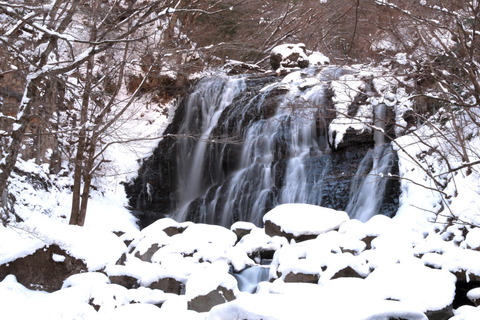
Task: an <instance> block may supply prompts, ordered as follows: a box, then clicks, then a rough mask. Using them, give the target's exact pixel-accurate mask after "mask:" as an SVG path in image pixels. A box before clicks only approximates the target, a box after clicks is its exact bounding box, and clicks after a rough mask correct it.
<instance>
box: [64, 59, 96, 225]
mask: <svg viewBox="0 0 480 320" xmlns="http://www.w3.org/2000/svg"><path fill="white" fill-rule="evenodd" d="M92 71H93V56H92V57H90V58H89V59H88V62H87V74H86V79H85V82H86V83H85V88H84V91H83V95H82V105H81V111H80V125H81V126H82V127H81V129H80V132H79V135H78V144H77V153H76V155H75V164H74V165H75V168H74V172H73V190H72V209H71V211H70V222H69V224H73V225H79V222H80V220H81V219H80V208H81V194H82V176H83V171H84V170H85V168H84V162H85V151H86V148H87V133H88V129H87V122H88V106H89V104H90V91H91V86H92V82H91V80H92Z"/></svg>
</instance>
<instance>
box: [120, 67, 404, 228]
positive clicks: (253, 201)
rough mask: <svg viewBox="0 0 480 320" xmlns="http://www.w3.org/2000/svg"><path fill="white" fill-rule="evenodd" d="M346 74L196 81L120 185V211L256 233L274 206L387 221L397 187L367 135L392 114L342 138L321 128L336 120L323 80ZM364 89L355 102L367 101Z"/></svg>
mask: <svg viewBox="0 0 480 320" xmlns="http://www.w3.org/2000/svg"><path fill="white" fill-rule="evenodd" d="M352 74H355V71H352V70H350V69H346V68H340V67H334V66H330V67H323V68H309V69H304V70H302V71H297V72H293V73H291V74H289V75H287V76H286V77H276V76H271V75H270V76H268V75H257V76H234V77H227V76H224V75H217V76H211V77H207V78H204V79H202V80H200V81H199V82H198V83H197V85H196V86H195V87H194V88H193V90H192V92H191V93H190V94H189V95H188V96H187V97H185V98H184V99H183V101H181V103H180V105H179V106H178V109H177V111H176V115H175V118H174V119H173V122H172V123H171V124H170V126H169V127H168V128H167V130H166V132H165V135H166V138H164V139H163V140H162V141H161V142H160V144H159V146H158V148H157V149H156V150H155V151H154V153H153V155H152V156H151V157H150V158H148V159H145V160H144V162H143V165H142V167H141V169H140V171H139V176H138V178H137V179H136V180H134V181H133V182H131V183H129V184H127V186H126V189H127V193H128V195H129V197H130V205H131V206H132V208H134V209H135V210H137V212H138V213H139V216H140V218H141V220H142V223H143V224H144V225H146V224H149V223H151V222H153V221H154V220H156V219H158V218H160V217H162V216H163V215H167V216H171V217H173V218H174V219H175V220H178V221H185V220H191V221H194V222H202V223H209V224H219V225H223V226H230V225H231V224H233V223H234V222H235V221H249V222H252V223H254V224H256V225H262V217H263V215H264V214H265V213H266V212H267V211H269V210H270V209H272V208H273V207H275V206H277V205H279V204H282V203H308V204H314V205H321V206H324V207H328V208H334V209H336V210H345V209H346V211H347V212H348V213H349V214H350V216H353V217H355V218H359V219H361V220H368V218H369V217H370V216H372V215H375V214H378V213H382V214H386V215H389V216H391V215H393V214H394V213H395V211H396V207H397V205H396V203H397V201H398V185H396V183H398V182H396V181H393V180H392V179H390V178H389V176H390V175H391V174H392V173H395V168H396V161H397V160H396V155H395V154H394V152H393V151H392V149H391V147H390V144H389V143H388V142H389V141H388V139H385V138H384V135H383V134H380V135H378V134H374V132H375V131H380V132H382V130H384V129H385V128H382V127H385V126H386V123H387V122H388V121H386V118H388V117H389V115H388V114H390V116H391V114H392V113H393V112H390V113H389V112H387V111H386V110H385V108H387V107H386V106H384V107H383V109H382V110H379V111H378V112H375V114H371V115H370V117H369V118H368V119H367V120H366V121H367V122H368V121H369V122H370V123H369V124H368V123H367V125H366V126H365V127H364V128H363V129H362V130H358V129H357V128H353V127H351V128H350V127H347V130H345V132H344V133H343V136H342V139H339V138H338V137H339V136H338V135H339V134H341V133H339V132H336V131H335V132H334V133H333V134H332V131H333V129H332V128H330V124H331V123H332V121H333V120H334V119H335V118H336V117H338V110H337V109H338V108H336V106H335V103H336V101H338V99H334V97H333V96H334V95H335V92H334V91H335V90H334V89H332V81H340V80H341V79H342V77H343V76H345V75H347V76H349V77H353V76H352ZM364 88H365V89H364V92H362V94H363V95H364V96H369V95H373V94H374V92H373V91H372V90H373V89H371V88H370V86H368V85H366V86H364ZM350 103H351V104H357V105H358V104H359V101H358V99H355V100H354V99H352V101H351V102H350ZM349 109H351V110H350V111H349V112H350V113H354V112H355V110H359V109H360V108H359V107H358V106H356V107H355V106H354V107H349ZM377 109H378V108H377ZM358 112H360V111H358ZM372 113H373V112H372ZM352 116H353V117H355V114H352ZM337 122H338V121H337ZM335 128H337V129H338V124H336V127H335ZM372 128H374V129H375V130H372ZM337 129H335V130H337ZM374 135H375V138H374ZM332 137H334V139H332ZM332 140H334V141H341V143H335V142H334V141H332ZM375 141H376V142H375ZM375 146H376V147H375ZM374 147H375V148H374Z"/></svg>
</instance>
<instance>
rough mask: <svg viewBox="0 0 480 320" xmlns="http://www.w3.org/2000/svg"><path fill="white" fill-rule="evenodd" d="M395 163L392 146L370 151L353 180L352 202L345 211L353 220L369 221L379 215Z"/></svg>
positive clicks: (386, 145) (379, 147) (387, 145)
mask: <svg viewBox="0 0 480 320" xmlns="http://www.w3.org/2000/svg"><path fill="white" fill-rule="evenodd" d="M394 162H395V153H394V152H393V149H392V147H391V145H390V144H383V145H379V146H376V147H375V148H373V149H370V150H369V151H368V153H367V155H366V156H365V158H364V159H363V160H362V162H361V163H360V165H359V166H358V170H357V172H356V173H355V177H354V178H353V179H352V186H351V189H350V201H349V203H348V205H347V208H346V210H345V211H347V212H348V214H349V215H350V217H351V218H355V219H358V220H360V221H363V222H365V221H367V220H368V219H370V218H371V217H372V216H374V215H376V214H378V213H379V211H380V208H381V206H382V202H383V199H384V195H385V190H386V187H387V183H388V181H389V179H390V176H389V175H390V174H391V172H392V169H393V166H394Z"/></svg>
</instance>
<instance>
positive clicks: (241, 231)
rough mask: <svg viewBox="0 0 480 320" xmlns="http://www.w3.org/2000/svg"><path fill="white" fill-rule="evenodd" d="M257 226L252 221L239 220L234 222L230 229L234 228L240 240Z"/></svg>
mask: <svg viewBox="0 0 480 320" xmlns="http://www.w3.org/2000/svg"><path fill="white" fill-rule="evenodd" d="M255 228H256V226H255V224H253V223H251V222H244V221H237V222H235V223H234V224H232V226H231V227H230V230H232V231H233V232H234V233H235V234H236V235H237V239H238V240H239V241H240V240H241V239H242V238H243V237H244V236H246V235H247V234H250V232H251V231H252V229H255Z"/></svg>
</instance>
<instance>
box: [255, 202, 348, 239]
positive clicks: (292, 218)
mask: <svg viewBox="0 0 480 320" xmlns="http://www.w3.org/2000/svg"><path fill="white" fill-rule="evenodd" d="M349 219H350V218H349V216H348V214H347V213H346V212H345V211H338V210H334V209H330V208H324V207H320V206H315V205H311V204H299V203H287V204H281V205H279V206H277V207H275V208H273V209H272V210H270V211H269V212H267V213H266V214H265V215H264V216H263V222H264V223H265V224H267V223H268V222H270V223H272V224H274V225H276V226H279V227H280V228H281V229H282V231H284V232H286V233H289V234H293V235H294V236H300V235H318V234H321V233H325V232H328V231H331V230H334V229H338V228H339V227H340V226H341V225H342V223H344V222H345V221H347V220H349Z"/></svg>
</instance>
